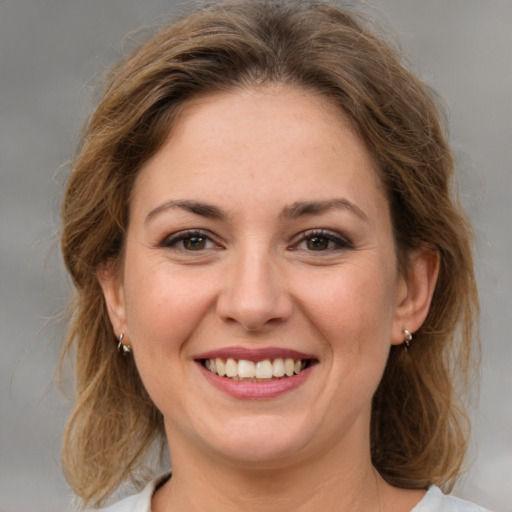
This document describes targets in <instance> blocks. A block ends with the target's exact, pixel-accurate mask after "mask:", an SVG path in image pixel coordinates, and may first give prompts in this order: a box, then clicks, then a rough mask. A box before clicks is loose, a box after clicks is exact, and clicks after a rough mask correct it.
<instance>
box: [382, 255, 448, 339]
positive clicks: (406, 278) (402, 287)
mask: <svg viewBox="0 0 512 512" xmlns="http://www.w3.org/2000/svg"><path fill="white" fill-rule="evenodd" d="M438 275H439V253H438V252H437V251H436V250H433V249H430V248H422V249H418V250H417V251H415V252H414V253H413V254H412V255H411V257H410V258H409V264H408V266H407V270H406V271H405V272H404V274H402V275H401V276H400V277H399V281H398V286H397V294H396V302H395V305H396V306H395V316H394V319H393V326H392V332H391V343H392V344H393V345H400V344H402V343H403V342H404V340H405V336H404V329H407V330H408V331H410V332H411V333H414V332H415V331H417V330H418V329H419V328H420V327H421V325H422V324H423V322H424V321H425V318H427V314H428V311H429V309H430V302H431V300H432V296H433V295H434V290H435V287H436V282H437V277H438Z"/></svg>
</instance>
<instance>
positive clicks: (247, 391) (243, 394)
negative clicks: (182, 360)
mask: <svg viewBox="0 0 512 512" xmlns="http://www.w3.org/2000/svg"><path fill="white" fill-rule="evenodd" d="M197 364H198V365H199V367H200V369H201V371H202V373H203V375H204V376H205V378H206V380H207V381H208V382H209V383H210V384H212V386H214V387H215V388H217V389H219V390H220V391H222V392H223V393H226V394H227V395H229V396H231V397H233V398H237V399H239V400H269V399H272V398H276V397H278V396H281V395H284V394H285V393H287V392H289V391H293V390H294V389H297V388H298V387H299V386H301V385H302V384H303V383H304V382H305V381H306V379H307V378H308V377H309V376H310V375H311V370H312V369H313V366H310V367H308V368H306V369H305V370H302V371H301V372H300V373H299V374H297V375H294V376H293V377H283V378H281V379H275V380H270V381H268V382H243V381H236V380H231V379H229V378H226V377H220V376H219V375H216V374H214V373H212V372H210V371H208V370H207V369H206V368H205V367H204V366H203V365H202V364H201V363H199V362H198V363H197Z"/></svg>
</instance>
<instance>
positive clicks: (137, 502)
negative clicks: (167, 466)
mask: <svg viewBox="0 0 512 512" xmlns="http://www.w3.org/2000/svg"><path fill="white" fill-rule="evenodd" d="M168 478H169V475H163V476H160V477H158V478H155V479H154V480H151V481H150V482H149V483H148V484H147V485H146V487H144V489H143V490H142V491H141V492H139V493H138V494H133V495H132V496H128V497H126V498H124V499H122V500H121V501H118V502H117V503H114V504H113V505H111V506H110V507H107V508H102V509H100V510H98V511H97V512H151V498H152V497H153V494H154V492H155V489H157V488H158V487H159V486H160V485H162V484H163V483H164V482H166V481H167V480H168Z"/></svg>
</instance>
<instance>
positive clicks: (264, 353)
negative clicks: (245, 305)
mask: <svg viewBox="0 0 512 512" xmlns="http://www.w3.org/2000/svg"><path fill="white" fill-rule="evenodd" d="M217 357H220V358H224V359H228V358H232V359H237V360H240V359H245V360H247V361H264V360H265V359H277V358H283V359H285V358H288V357H289V358H292V359H317V358H316V357H315V356H314V355H313V354H306V353H305V352H300V351H298V350H293V349H290V348H282V347H266V348H264V347H262V348H245V347H223V348H218V349H213V350H208V351H207V352H202V353H201V354H198V355H196V356H194V359H196V360H198V359H215V358H217Z"/></svg>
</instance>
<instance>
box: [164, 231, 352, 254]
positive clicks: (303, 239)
mask: <svg viewBox="0 0 512 512" xmlns="http://www.w3.org/2000/svg"><path fill="white" fill-rule="evenodd" d="M194 238H196V239H200V240H198V241H197V242H198V243H199V244H201V243H204V244H205V245H206V244H213V246H214V247H206V246H203V247H199V248H198V249H196V250H194V249H191V248H187V247H185V246H184V245H182V247H178V244H179V243H180V242H181V243H183V244H185V243H186V242H187V241H189V242H191V241H192V240H193V239H194ZM297 238H298V241H296V242H294V243H293V244H292V245H291V246H290V247H289V248H288V250H290V251H296V250H305V251H307V252H332V251H339V250H343V249H352V248H353V245H352V244H351V242H349V241H348V240H347V239H346V238H344V237H341V236H339V235H337V234H335V233H333V232H332V231H328V230H325V229H310V230H307V231H303V232H302V233H300V235H299V236H298V237H297ZM314 238H317V239H320V240H321V242H323V243H324V244H325V243H327V245H326V246H325V247H324V248H320V249H311V248H307V247H306V248H301V247H300V245H301V244H303V243H308V242H309V241H311V240H312V239H314ZM192 243H193V242H192ZM333 244H334V247H333V246H332V245H333ZM160 245H161V246H162V247H166V248H177V249H180V250H183V251H186V252H201V251H204V250H208V249H213V248H219V244H218V243H216V242H215V241H214V240H213V239H212V237H211V235H209V234H208V233H206V232H204V231H200V230H186V231H181V232H179V233H175V234H173V235H171V236H170V237H167V238H165V239H164V240H163V242H162V243H161V244H160Z"/></svg>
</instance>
